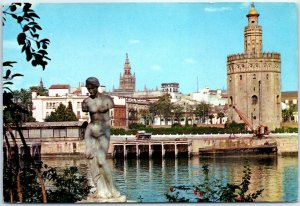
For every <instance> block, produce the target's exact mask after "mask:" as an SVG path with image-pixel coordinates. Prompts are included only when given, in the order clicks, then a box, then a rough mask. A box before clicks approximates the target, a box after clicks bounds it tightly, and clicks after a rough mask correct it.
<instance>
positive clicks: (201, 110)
mask: <svg viewBox="0 0 300 206" xmlns="http://www.w3.org/2000/svg"><path fill="white" fill-rule="evenodd" d="M209 110H210V105H209V104H206V103H205V102H201V103H200V104H198V105H196V109H195V115H196V117H198V118H199V119H202V123H203V122H205V119H206V117H207V115H208V114H209Z"/></svg>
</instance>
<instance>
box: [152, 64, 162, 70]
mask: <svg viewBox="0 0 300 206" xmlns="http://www.w3.org/2000/svg"><path fill="white" fill-rule="evenodd" d="M150 69H151V70H154V71H159V70H161V67H160V66H159V65H152V66H151V67H150Z"/></svg>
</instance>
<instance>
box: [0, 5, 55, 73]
mask: <svg viewBox="0 0 300 206" xmlns="http://www.w3.org/2000/svg"><path fill="white" fill-rule="evenodd" d="M7 16H10V17H11V18H13V19H15V21H16V23H17V24H19V25H20V28H21V30H22V31H21V32H20V33H19V34H18V37H17V42H18V44H19V45H20V46H22V50H21V52H22V53H23V52H25V54H26V60H27V61H28V62H29V61H31V64H32V66H37V65H40V66H42V68H43V70H44V69H45V67H46V65H47V64H48V62H47V60H50V58H49V57H48V56H47V55H48V52H47V51H46V49H47V47H48V45H49V43H50V40H49V39H40V38H39V37H40V35H39V34H38V31H40V30H42V27H41V26H40V25H39V24H38V23H37V22H36V19H39V18H40V17H39V16H38V15H37V14H36V13H35V11H34V10H33V9H31V4H29V3H24V4H21V3H12V4H10V5H9V6H6V8H4V10H3V26H4V25H5V22H6V18H7Z"/></svg>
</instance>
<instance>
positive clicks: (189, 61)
mask: <svg viewBox="0 0 300 206" xmlns="http://www.w3.org/2000/svg"><path fill="white" fill-rule="evenodd" d="M184 62H185V63H188V64H196V63H198V61H197V60H195V59H193V58H186V59H185V60H184Z"/></svg>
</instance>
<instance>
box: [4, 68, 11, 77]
mask: <svg viewBox="0 0 300 206" xmlns="http://www.w3.org/2000/svg"><path fill="white" fill-rule="evenodd" d="M10 74H11V71H10V69H8V70H7V71H6V75H5V77H3V78H4V79H7V78H9V75H10Z"/></svg>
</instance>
